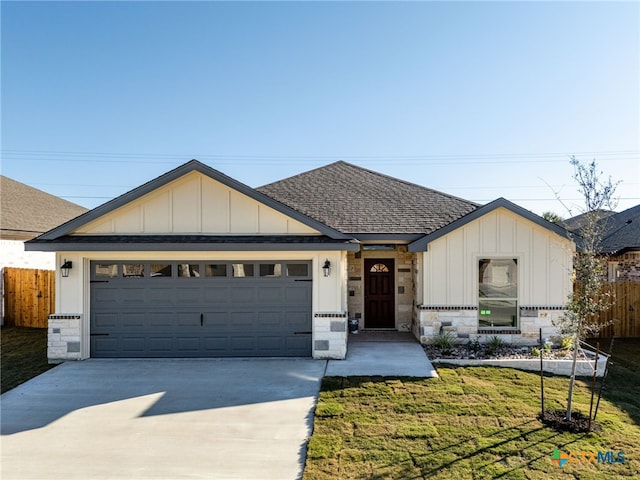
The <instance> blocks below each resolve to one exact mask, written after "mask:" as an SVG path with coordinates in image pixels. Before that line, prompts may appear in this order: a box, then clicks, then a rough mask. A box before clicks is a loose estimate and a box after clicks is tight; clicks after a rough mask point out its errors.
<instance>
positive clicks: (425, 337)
mask: <svg viewBox="0 0 640 480" xmlns="http://www.w3.org/2000/svg"><path fill="white" fill-rule="evenodd" d="M563 314H564V307H557V306H523V307H520V328H519V329H518V330H515V331H508V330H500V329H482V330H479V329H478V309H477V307H471V306H451V307H449V306H426V305H419V306H418V307H417V317H418V328H419V331H418V332H417V333H418V335H417V336H418V338H419V339H420V343H429V342H430V341H431V339H432V338H433V337H434V336H435V335H437V334H438V333H439V332H440V330H441V329H442V330H443V331H449V332H451V333H452V334H454V335H456V337H457V338H458V341H459V342H460V343H466V342H468V341H469V339H474V340H475V339H476V338H477V339H478V340H479V341H480V342H484V341H486V340H487V339H489V338H490V337H492V336H494V335H499V336H500V338H501V339H502V340H504V341H505V342H506V343H510V344H521V345H534V344H536V343H538V339H539V336H540V329H541V328H542V337H543V338H550V337H555V336H557V335H558V331H557V329H556V327H554V326H553V322H554V321H555V320H556V319H557V318H559V317H561V316H562V315H563Z"/></svg>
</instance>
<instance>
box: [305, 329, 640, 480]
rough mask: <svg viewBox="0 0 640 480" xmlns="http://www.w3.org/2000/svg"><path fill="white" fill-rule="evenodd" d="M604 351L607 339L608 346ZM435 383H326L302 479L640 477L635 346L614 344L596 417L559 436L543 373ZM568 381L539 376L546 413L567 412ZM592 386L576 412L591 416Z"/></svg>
mask: <svg viewBox="0 0 640 480" xmlns="http://www.w3.org/2000/svg"><path fill="white" fill-rule="evenodd" d="M607 346H608V342H607ZM438 373H439V374H440V378H438V379H415V378H382V377H349V378H342V377H326V378H325V379H324V380H323V383H322V389H321V393H320V398H319V400H318V406H317V409H316V416H315V421H314V434H313V436H312V438H311V440H310V442H309V448H308V454H307V463H306V468H305V472H304V479H305V480H317V479H364V478H367V479H383V478H384V479H387V478H388V479H423V478H425V479H426V478H435V479H455V480H463V479H483V478H487V479H489V478H502V479H539V478H578V479H596V478H597V479H614V478H638V477H639V476H640V427H639V425H640V342H639V341H632V340H628V341H622V340H619V341H617V344H616V346H615V347H614V357H613V363H612V367H611V370H610V375H609V377H608V379H607V386H606V389H605V392H604V395H603V399H602V401H601V403H600V411H599V413H598V418H597V421H598V423H600V424H601V425H602V431H601V432H597V433H589V434H571V433H558V432H556V431H554V430H552V429H550V428H548V427H544V426H543V425H542V424H541V423H540V422H539V421H538V420H537V418H536V416H537V415H538V413H539V411H540V405H539V404H540V395H539V390H540V377H539V375H537V374H535V373H530V372H522V371H518V370H512V369H501V368H490V367H467V368H462V367H460V368H440V369H439V370H438ZM567 382H568V379H567V378H565V377H554V376H546V377H545V393H546V395H545V397H546V402H547V408H564V407H565V405H566V395H567V385H568V383H567ZM589 385H590V383H589V382H585V381H579V382H578V385H577V388H576V391H575V396H574V405H575V407H574V408H577V409H578V410H580V411H582V412H583V413H586V414H588V412H589V400H590V395H591V391H590V388H589ZM554 449H558V450H560V451H561V452H565V453H568V452H569V451H586V452H598V451H609V450H611V451H614V452H618V451H620V450H622V451H624V453H625V459H626V461H625V463H624V464H620V463H619V464H592V463H589V462H581V463H577V464H567V465H565V466H564V467H563V468H562V469H561V468H560V467H559V466H558V465H556V464H553V463H552V462H551V460H550V456H551V455H552V454H553V451H554Z"/></svg>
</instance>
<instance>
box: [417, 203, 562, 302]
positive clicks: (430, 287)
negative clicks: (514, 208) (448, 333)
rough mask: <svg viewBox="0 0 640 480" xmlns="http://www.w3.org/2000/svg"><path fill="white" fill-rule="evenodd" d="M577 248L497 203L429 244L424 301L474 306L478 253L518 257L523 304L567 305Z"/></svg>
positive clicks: (481, 254) (520, 300) (479, 257)
mask: <svg viewBox="0 0 640 480" xmlns="http://www.w3.org/2000/svg"><path fill="white" fill-rule="evenodd" d="M573 251H574V246H573V243H572V242H571V241H570V240H567V239H566V238H562V237H560V236H559V235H557V234H555V233H553V232H552V231H550V230H547V229H545V228H542V227H541V226H539V225H536V224H535V223H533V222H531V221H529V220H527V219H525V218H523V217H521V216H519V215H516V214H514V213H512V212H510V211H509V210H507V209H505V208H498V209H496V210H493V211H491V212H489V213H487V214H486V215H484V216H482V217H480V218H478V219H476V220H474V221H471V222H469V223H468V224H466V225H464V226H462V227H461V228H458V229H456V230H455V231H453V232H451V233H449V234H447V235H444V236H442V237H440V238H438V239H436V240H434V241H433V242H431V243H430V244H429V245H428V250H427V251H426V252H424V254H423V256H422V263H423V268H422V271H423V274H422V282H423V285H424V289H423V293H424V298H423V299H422V303H424V304H427V305H455V306H473V305H475V304H476V303H477V301H478V261H479V259H481V258H516V259H517V260H518V290H519V291H518V294H519V304H520V305H552V306H559V305H564V303H565V302H566V299H567V295H568V294H569V292H570V291H571V288H572V287H571V268H572V256H573Z"/></svg>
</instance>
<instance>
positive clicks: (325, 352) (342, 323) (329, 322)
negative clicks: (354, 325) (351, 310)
mask: <svg viewBox="0 0 640 480" xmlns="http://www.w3.org/2000/svg"><path fill="white" fill-rule="evenodd" d="M346 356H347V314H346V312H345V313H316V314H314V316H313V358H316V359H326V358H331V359H337V360H344V359H345V357H346Z"/></svg>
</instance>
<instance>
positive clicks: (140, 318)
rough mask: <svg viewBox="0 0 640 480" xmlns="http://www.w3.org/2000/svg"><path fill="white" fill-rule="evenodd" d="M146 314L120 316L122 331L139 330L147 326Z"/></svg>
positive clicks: (135, 313)
mask: <svg viewBox="0 0 640 480" xmlns="http://www.w3.org/2000/svg"><path fill="white" fill-rule="evenodd" d="M146 317H147V314H146V313H144V312H129V313H122V314H121V315H120V326H121V327H122V328H123V329H139V328H140V327H144V326H145V325H146V324H147V318H146Z"/></svg>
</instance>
